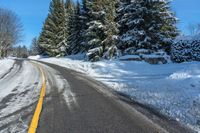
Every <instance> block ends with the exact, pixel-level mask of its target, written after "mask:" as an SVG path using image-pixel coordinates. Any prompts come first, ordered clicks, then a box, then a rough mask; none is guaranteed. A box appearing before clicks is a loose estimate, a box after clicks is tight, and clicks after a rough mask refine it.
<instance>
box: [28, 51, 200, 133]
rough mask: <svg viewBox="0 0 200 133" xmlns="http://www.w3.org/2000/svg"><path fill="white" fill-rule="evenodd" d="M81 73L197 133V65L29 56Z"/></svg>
mask: <svg viewBox="0 0 200 133" xmlns="http://www.w3.org/2000/svg"><path fill="white" fill-rule="evenodd" d="M30 58H32V59H38V60H41V61H45V62H49V63H53V64H57V65H60V66H63V67H66V68H70V69H73V70H76V71H79V72H83V73H85V74H87V75H89V76H91V77H92V78H95V79H97V80H99V81H101V82H103V83H104V84H106V85H108V86H110V87H111V88H113V89H114V90H116V91H119V92H122V93H125V94H127V95H129V96H131V97H132V98H133V99H134V100H137V101H139V102H140V103H143V104H146V105H150V106H153V107H154V108H156V109H157V110H159V111H160V112H161V113H163V114H165V115H168V116H170V117H172V118H175V119H176V120H177V121H180V122H182V123H184V124H187V125H188V126H190V127H192V128H193V129H195V130H196V131H198V132H200V62H188V63H182V64H172V63H169V64H165V65H150V64H148V63H145V62H136V61H118V60H114V61H100V62H95V63H91V62H87V61H84V60H82V59H83V57H82V56H81V55H80V56H69V57H67V58H40V57H39V56H37V57H30Z"/></svg>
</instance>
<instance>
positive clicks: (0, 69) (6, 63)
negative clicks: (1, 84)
mask: <svg viewBox="0 0 200 133" xmlns="http://www.w3.org/2000/svg"><path fill="white" fill-rule="evenodd" d="M13 64H14V60H11V59H3V60H0V78H2V76H4V75H5V74H6V73H7V72H8V71H9V70H10V68H11V67H12V66H13Z"/></svg>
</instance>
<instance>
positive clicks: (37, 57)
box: [28, 55, 42, 60]
mask: <svg viewBox="0 0 200 133" xmlns="http://www.w3.org/2000/svg"><path fill="white" fill-rule="evenodd" d="M40 58H42V56H40V55H36V56H29V57H28V59H31V60H38V59H40Z"/></svg>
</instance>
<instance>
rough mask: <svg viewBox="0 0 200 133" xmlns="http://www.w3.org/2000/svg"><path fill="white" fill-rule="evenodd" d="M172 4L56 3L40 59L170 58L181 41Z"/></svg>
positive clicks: (123, 0) (147, 0)
mask: <svg viewBox="0 0 200 133" xmlns="http://www.w3.org/2000/svg"><path fill="white" fill-rule="evenodd" d="M176 23H177V19H176V18H175V16H174V13H173V12H171V9H170V2H169V0H134V1H133V0H83V1H82V2H81V4H80V3H79V2H77V3H76V4H75V3H73V1H72V0H67V1H64V0H52V1H51V3H50V8H49V14H48V16H47V18H46V20H45V22H44V26H43V28H42V32H41V34H40V36H39V38H38V44H39V48H40V53H42V54H46V55H49V56H56V57H60V56H65V55H71V54H77V53H83V52H84V53H87V57H88V59H89V60H91V61H97V60H100V59H102V58H104V59H110V58H115V57H117V56H119V55H120V54H122V55H124V54H136V53H137V52H138V50H141V49H142V50H143V51H144V50H146V51H148V53H149V54H151V53H154V52H159V51H165V52H166V53H168V54H169V53H170V48H171V44H172V42H173V39H174V38H175V37H176V36H177V35H178V30H177V28H176V26H175V25H176Z"/></svg>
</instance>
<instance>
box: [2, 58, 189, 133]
mask: <svg viewBox="0 0 200 133" xmlns="http://www.w3.org/2000/svg"><path fill="white" fill-rule="evenodd" d="M35 63H36V62H35ZM35 63H33V61H28V60H17V61H16V62H15V65H14V67H13V69H12V70H11V71H10V72H9V73H8V74H7V75H6V76H5V77H4V78H3V79H0V85H1V83H7V85H8V82H9V83H11V82H12V83H13V82H15V85H11V86H10V87H9V86H7V87H6V85H4V87H6V88H11V89H9V90H11V92H12V91H14V90H15V91H16V90H17V91H16V92H17V93H13V94H12V93H11V94H9V95H7V96H4V98H3V99H0V100H1V102H0V109H1V110H2V109H3V110H4V111H1V112H0V132H2V133H5V132H26V131H27V129H28V126H29V125H30V122H31V118H32V116H33V113H34V109H35V106H36V103H37V97H38V96H39V92H40V88H41V83H40V82H41V81H40V80H41V79H40V74H39V70H38V67H37V65H34V64H35ZM37 64H38V65H39V66H40V67H41V68H42V69H43V70H44V74H45V77H46V84H47V87H46V97H45V100H44V103H43V110H42V113H41V116H40V120H39V125H38V129H37V132H38V133H164V132H174V133H176V132H177V133H182V132H184V133H187V132H188V133H189V132H192V131H190V130H189V129H187V128H185V127H183V126H181V125H179V124H178V123H175V122H171V121H167V120H164V119H163V118H162V117H159V116H155V115H153V114H150V115H149V113H146V114H148V115H149V116H152V117H155V118H156V122H155V121H154V120H155V119H152V120H150V119H149V117H147V116H145V115H143V114H142V113H140V112H138V111H137V110H136V109H135V106H136V105H134V104H132V103H131V102H127V101H126V100H122V98H121V96H119V95H118V94H116V93H115V92H112V91H111V90H110V89H109V88H107V87H106V86H104V85H102V84H101V83H99V82H96V81H94V80H93V79H91V78H89V77H87V76H86V75H83V74H81V73H78V72H75V71H72V70H69V69H66V68H63V67H60V66H57V65H53V64H48V63H43V62H37ZM18 78H19V79H18ZM16 79H18V80H16ZM1 80H2V81H1ZM31 84H32V85H31ZM13 86H15V88H13ZM1 89H3V87H0V90H1ZM22 94H23V95H22ZM25 97H26V98H25ZM14 98H16V99H19V101H20V102H21V103H23V104H21V106H20V107H19V108H16V109H15V110H14V111H10V110H9V109H10V108H11V107H15V105H13V104H14V103H15V104H16V102H15V99H14ZM28 101H29V102H28ZM12 103H13V104H12ZM9 104H11V105H10V108H8V106H7V105H9ZM141 108H142V107H141ZM141 108H140V110H141ZM5 109H6V110H5ZM142 110H145V111H144V112H149V111H148V110H146V109H143V108H142ZM6 111H7V112H9V113H7V114H6V113H5V115H2V114H1V113H2V112H6ZM142 112H143V111H142ZM150 113H151V111H150ZM13 118H15V119H13ZM19 123H21V124H19ZM156 123H159V124H156Z"/></svg>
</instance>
